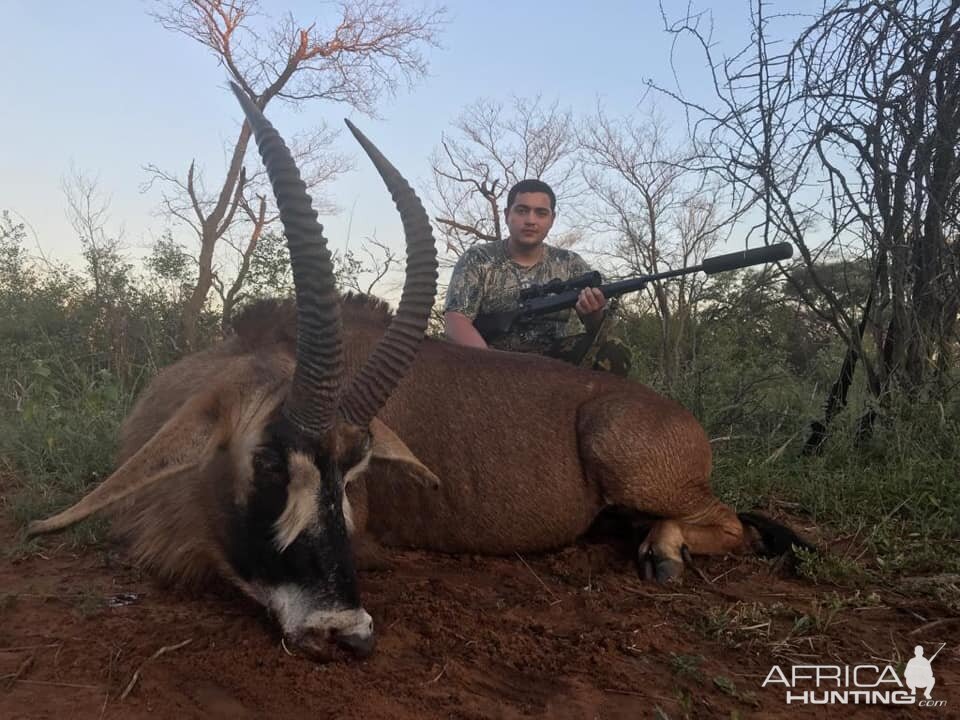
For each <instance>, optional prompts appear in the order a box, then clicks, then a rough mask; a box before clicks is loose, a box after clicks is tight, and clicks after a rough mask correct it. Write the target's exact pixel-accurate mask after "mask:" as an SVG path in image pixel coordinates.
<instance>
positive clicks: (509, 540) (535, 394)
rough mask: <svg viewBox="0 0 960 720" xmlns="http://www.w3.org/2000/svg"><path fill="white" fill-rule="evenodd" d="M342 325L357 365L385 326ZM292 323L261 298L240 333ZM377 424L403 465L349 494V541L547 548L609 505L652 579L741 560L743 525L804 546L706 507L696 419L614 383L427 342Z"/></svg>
mask: <svg viewBox="0 0 960 720" xmlns="http://www.w3.org/2000/svg"><path fill="white" fill-rule="evenodd" d="M343 319H344V343H345V347H346V355H347V357H348V358H351V357H353V358H362V357H365V355H366V353H367V351H368V349H369V348H370V347H372V346H373V345H374V344H375V343H376V342H377V339H378V338H379V336H380V334H381V333H382V332H383V331H384V328H385V327H386V324H387V322H388V321H389V316H388V314H386V313H385V312H384V308H383V306H382V304H381V303H379V302H378V301H375V300H372V299H365V298H362V297H358V298H349V299H347V300H346V301H345V303H344V306H343ZM293 323H294V320H293V315H292V313H291V312H290V310H289V308H284V307H283V306H282V305H276V304H272V303H270V302H266V303H264V304H263V305H261V306H260V307H259V308H257V309H256V310H255V311H251V313H250V314H249V317H248V318H246V319H245V321H243V322H241V323H240V324H239V325H238V331H239V332H240V334H241V336H246V337H247V338H248V340H249V341H251V342H255V341H258V342H262V341H263V340H264V338H266V337H269V336H271V334H273V335H275V334H276V333H277V332H278V330H277V328H281V327H287V330H286V332H287V334H292V330H291V329H290V326H291V325H292V324H293ZM378 419H379V420H380V421H381V422H382V425H383V426H385V428H387V429H389V430H390V431H392V433H393V434H395V435H396V436H397V437H398V438H399V440H400V441H402V446H403V447H404V450H405V461H404V462H403V463H402V464H401V463H398V462H396V461H395V460H392V459H387V458H384V457H380V456H378V455H377V454H376V453H375V454H374V455H373V456H372V458H371V461H370V463H369V466H368V467H367V469H366V470H365V471H364V472H363V473H362V474H359V475H358V476H357V479H356V480H354V481H353V482H351V483H350V484H349V485H348V486H347V497H348V500H349V503H350V515H351V517H352V523H353V526H354V532H355V534H360V533H364V532H366V533H369V535H371V536H372V537H373V538H375V539H377V540H379V541H380V542H382V543H383V544H386V545H394V546H401V547H411V548H423V549H429V550H438V551H443V552H470V553H483V554H513V553H514V552H527V551H537V550H546V549H551V548H556V547H559V546H562V545H566V544H569V543H570V542H572V541H573V540H575V539H576V538H577V537H578V536H579V535H581V534H582V533H583V532H584V531H586V530H587V529H588V528H589V526H590V524H591V523H592V522H593V521H594V520H595V519H596V517H597V515H598V514H599V513H600V512H601V511H602V510H603V509H604V508H607V507H611V506H616V507H618V508H620V509H622V510H627V511H630V512H632V513H633V514H634V515H635V516H636V517H643V518H647V519H651V520H653V522H652V525H651V528H650V531H649V533H648V534H647V536H646V538H645V540H644V542H643V543H642V544H641V546H640V547H639V558H638V559H639V560H640V561H641V567H642V569H643V572H644V575H645V576H647V577H655V578H656V579H658V580H660V581H666V580H669V579H671V578H674V577H676V576H678V575H679V574H680V573H681V572H682V569H683V564H684V560H685V556H687V552H689V553H690V554H722V553H727V552H731V551H740V550H745V549H746V539H745V533H744V523H747V524H750V525H754V526H756V527H757V529H758V530H760V531H761V534H762V535H763V539H764V541H766V542H767V543H768V545H769V547H768V549H770V550H773V551H775V552H783V551H785V550H787V549H788V548H789V547H790V545H792V544H798V545H801V546H806V543H804V542H803V541H802V540H801V539H800V538H798V537H797V536H796V535H794V534H793V533H791V532H790V531H789V530H787V529H786V528H784V527H782V526H780V525H778V524H776V523H774V522H772V521H770V520H767V519H765V518H762V517H758V516H755V515H749V514H743V515H740V516H738V515H737V514H736V513H735V512H734V511H733V510H732V509H731V508H730V507H729V506H727V505H725V504H723V503H722V502H720V500H719V499H717V497H716V496H715V495H714V494H713V492H712V490H711V487H710V470H711V449H710V443H709V440H708V438H707V437H706V435H705V433H704V431H703V428H702V427H701V425H700V424H699V422H698V421H697V420H696V418H694V416H693V415H692V414H691V413H689V412H688V411H687V410H685V409H684V408H683V407H681V406H680V405H678V404H677V403H676V402H674V401H672V400H670V399H668V398H665V397H663V396H661V395H658V394H657V393H655V392H654V391H653V390H651V389H650V388H648V387H645V386H643V385H640V384H638V383H636V382H632V381H629V380H626V379H624V378H620V377H617V376H614V375H611V374H609V373H600V372H593V371H589V370H583V369H580V368H577V367H573V366H571V365H568V364H566V363H562V362H560V361H556V360H550V359H547V358H542V357H539V356H532V355H522V354H518V353H508V352H500V351H494V350H477V349H474V348H466V347H461V346H457V345H454V344H451V343H448V342H443V341H437V340H433V339H429V338H428V339H425V340H424V342H423V344H422V345H421V347H420V351H419V353H418V355H417V358H416V359H415V360H414V362H413V364H412V365H411V367H410V370H409V371H408V372H407V374H406V375H405V377H404V379H403V381H402V382H401V383H400V384H399V385H398V387H397V389H396V391H395V392H394V393H393V394H392V395H391V397H390V399H389V400H388V401H387V403H386V404H385V406H384V407H383V408H382V409H381V410H380V411H379V413H378ZM411 475H412V476H414V477H418V478H419V479H420V480H421V481H420V482H411V481H410V477H411ZM686 559H689V556H687V558H686Z"/></svg>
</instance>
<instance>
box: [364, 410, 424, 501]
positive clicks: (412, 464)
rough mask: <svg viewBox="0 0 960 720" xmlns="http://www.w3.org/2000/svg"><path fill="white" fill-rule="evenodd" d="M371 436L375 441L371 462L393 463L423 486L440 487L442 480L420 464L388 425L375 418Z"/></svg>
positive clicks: (372, 447)
mask: <svg viewBox="0 0 960 720" xmlns="http://www.w3.org/2000/svg"><path fill="white" fill-rule="evenodd" d="M370 435H371V437H372V440H373V442H372V444H371V448H370V461H371V462H373V461H375V460H376V461H381V462H388V463H393V464H394V466H396V467H399V468H400V469H402V470H403V472H405V473H406V474H407V476H408V477H410V478H411V479H413V480H416V481H417V482H419V483H420V484H421V485H425V486H429V487H434V488H438V487H440V478H438V477H437V476H436V475H434V473H433V471H432V470H431V469H430V468H428V467H427V466H426V465H424V464H423V463H422V462H420V460H419V458H417V456H416V455H414V454H413V451H412V450H410V448H408V447H407V444H406V443H405V442H403V440H401V439H400V438H399V437H398V436H397V434H396V433H395V432H394V431H393V430H391V429H390V427H389V426H388V425H386V424H385V423H383V422H382V421H380V420H378V419H377V418H373V420H371V421H370Z"/></svg>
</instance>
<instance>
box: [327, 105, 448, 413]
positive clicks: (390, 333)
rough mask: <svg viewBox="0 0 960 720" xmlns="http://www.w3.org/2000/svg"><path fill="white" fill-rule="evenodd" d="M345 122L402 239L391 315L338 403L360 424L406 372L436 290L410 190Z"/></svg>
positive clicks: (426, 226)
mask: <svg viewBox="0 0 960 720" xmlns="http://www.w3.org/2000/svg"><path fill="white" fill-rule="evenodd" d="M345 122H346V123H347V127H349V128H350V132H352V133H353V135H354V137H355V138H356V139H357V141H358V142H359V143H360V145H361V146H362V147H363V149H364V151H366V153H367V155H368V156H369V158H370V159H371V160H372V161H373V164H374V166H375V167H376V168H377V171H378V172H379V173H380V177H382V178H383V182H384V183H385V184H386V186H387V190H389V191H390V195H391V196H392V197H393V202H394V204H395V205H396V206H397V210H398V211H399V212H400V219H401V220H402V222H403V231H404V235H405V236H406V239H407V267H406V280H405V282H404V285H403V293H402V294H401V296H400V305H399V306H398V307H397V314H396V315H395V316H394V318H393V320H392V321H391V322H390V326H389V327H388V328H387V331H386V333H384V335H383V337H382V338H380V341H379V342H378V343H377V346H376V347H375V348H374V349H373V352H372V353H371V354H370V357H369V358H368V359H367V361H366V363H364V365H363V368H362V369H361V370H360V372H358V373H357V374H356V375H355V376H354V378H353V381H352V382H351V383H350V386H349V388H347V391H346V393H345V394H344V396H343V398H342V399H341V401H340V412H341V413H342V415H343V417H344V419H346V420H347V421H348V422H350V423H353V424H354V425H360V426H365V425H367V424H368V423H369V422H370V420H371V419H373V416H374V415H376V414H377V411H378V410H379V409H380V408H381V407H383V405H384V403H385V402H386V401H387V398H388V397H389V396H390V393H391V392H393V389H394V388H395V387H396V386H397V383H398V382H400V379H401V378H402V377H403V376H404V374H405V373H406V372H407V370H408V369H409V367H410V365H411V364H412V363H413V359H414V357H415V356H416V353H417V348H418V347H419V345H420V341H421V340H423V335H424V332H425V331H426V329H427V321H428V320H429V318H430V310H431V309H432V308H433V300H434V296H435V295H436V292H437V248H436V241H435V240H434V239H433V232H432V229H431V227H430V221H429V219H428V218H427V213H426V211H425V210H424V209H423V205H422V204H421V202H420V199H419V198H418V197H417V195H416V193H415V192H414V191H413V189H412V188H411V187H410V185H409V184H408V183H407V181H406V180H404V179H403V176H402V175H401V174H400V173H399V172H398V171H397V169H396V168H395V167H393V165H391V164H390V162H389V161H388V160H387V159H386V158H385V157H384V156H383V155H382V154H381V152H380V151H379V150H378V149H377V148H376V147H375V146H374V144H373V143H371V142H370V141H369V140H368V139H367V138H366V137H365V136H364V134H363V133H361V132H360V131H359V130H358V129H357V128H356V127H354V125H353V123H351V122H350V121H349V120H345Z"/></svg>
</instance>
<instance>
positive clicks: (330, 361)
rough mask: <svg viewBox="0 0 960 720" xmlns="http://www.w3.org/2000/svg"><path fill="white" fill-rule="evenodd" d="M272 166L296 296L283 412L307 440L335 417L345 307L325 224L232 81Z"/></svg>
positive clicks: (289, 160) (274, 137)
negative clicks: (293, 354) (293, 348)
mask: <svg viewBox="0 0 960 720" xmlns="http://www.w3.org/2000/svg"><path fill="white" fill-rule="evenodd" d="M230 87H231V88H232V89H233V93H234V95H236V96H237V99H238V100H239V101H240V105H241V107H242V108H243V112H244V114H245V115H246V116H247V122H249V123H250V127H251V128H252V129H253V135H254V137H255V138H256V141H257V147H258V149H259V150H260V157H262V158H263V164H264V165H265V166H266V168H267V175H268V176H269V177H270V184H271V185H272V186H273V193H274V195H275V196H276V198H277V206H278V207H279V209H280V221H281V222H282V223H283V231H284V234H285V235H286V236H287V246H288V247H289V249H290V265H291V266H292V268H293V283H294V287H295V289H296V298H297V368H296V370H295V371H294V375H293V384H292V385H291V387H290V393H289V394H288V395H287V397H286V399H285V400H284V403H283V415H284V417H285V418H286V419H287V421H289V422H290V423H291V424H292V425H293V427H294V428H295V429H296V430H298V431H299V432H300V433H302V434H303V435H304V436H306V437H308V438H318V437H320V436H322V435H324V434H325V433H326V432H327V431H328V430H330V429H331V428H332V427H333V424H334V422H335V420H336V411H337V393H338V390H339V386H340V376H341V374H342V369H343V348H342V338H341V326H340V305H339V299H338V296H337V292H336V287H335V285H334V279H333V264H332V263H331V260H330V252H329V251H328V250H327V241H326V238H324V237H323V226H322V225H321V224H320V223H318V222H317V213H316V211H315V210H314V209H313V207H312V206H311V204H310V196H309V195H308V194H307V187H306V185H305V184H304V182H303V180H302V179H301V178H300V171H299V170H298V169H297V165H296V163H295V162H294V160H293V157H292V156H291V154H290V151H289V150H288V149H287V146H286V144H285V143H284V142H283V139H282V138H281V137H280V135H278V134H277V131H276V130H274V129H273V126H272V125H271V124H270V123H269V122H268V121H267V119H266V118H265V117H264V116H263V113H262V112H261V111H260V108H259V107H257V106H256V105H255V104H254V102H253V101H252V100H251V99H250V98H249V97H247V95H246V93H244V92H243V90H241V89H240V87H239V86H238V85H236V84H235V83H232V82H231V83H230Z"/></svg>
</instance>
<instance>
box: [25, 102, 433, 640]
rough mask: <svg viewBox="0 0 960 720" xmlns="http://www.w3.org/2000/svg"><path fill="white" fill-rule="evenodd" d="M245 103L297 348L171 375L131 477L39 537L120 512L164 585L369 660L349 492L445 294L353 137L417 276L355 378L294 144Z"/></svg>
mask: <svg viewBox="0 0 960 720" xmlns="http://www.w3.org/2000/svg"><path fill="white" fill-rule="evenodd" d="M233 90H234V92H235V94H236V95H237V97H238V99H239V100H240V103H241V105H242V106H243V110H244V113H245V114H246V117H247V122H249V123H250V125H251V127H252V129H253V133H254V136H255V138H256V142H257V145H258V147H259V149H260V154H261V156H262V158H263V162H264V164H265V165H266V167H267V172H268V174H269V177H270V181H271V184H272V185H273V189H274V193H275V195H276V198H277V205H278V206H279V208H280V217H281V221H282V223H283V227H284V232H285V233H286V236H287V240H288V244H289V248H290V261H291V265H292V268H293V276H294V284H295V288H296V321H297V327H298V332H297V334H296V337H295V338H293V340H292V341H291V340H290V339H289V338H287V339H284V340H282V341H276V342H274V341H272V340H270V339H267V341H266V342H263V343H257V342H250V339H249V337H244V336H238V337H233V338H230V339H228V340H226V341H224V342H222V343H221V344H219V345H217V346H215V347H213V348H211V349H209V350H206V351H204V352H199V353H196V354H193V355H190V356H188V357H185V358H184V359H182V360H180V361H179V362H177V363H176V364H175V365H173V366H172V367H170V368H168V369H166V370H165V371H163V372H161V373H160V374H159V375H158V376H157V378H156V379H155V380H154V381H153V382H152V383H151V384H150V386H149V387H148V388H147V389H146V390H145V391H144V393H143V395H142V396H141V397H140V398H139V400H138V402H137V403H136V406H135V407H134V409H133V411H132V412H131V414H130V416H129V417H128V418H127V419H126V421H125V422H124V425H123V428H122V431H121V435H122V437H121V450H120V455H119V460H120V465H119V468H118V469H117V470H116V472H114V473H113V474H112V475H111V476H110V477H109V478H107V479H106V480H104V481H103V483H102V484H100V485H99V486H98V487H97V488H96V489H94V490H93V491H92V492H90V493H89V494H88V495H87V496H86V497H84V498H83V499H82V500H80V501H79V502H78V503H77V504H76V505H74V506H73V507H71V508H69V509H68V510H65V511H63V512H61V513H60V514H58V515H56V516H54V517H52V518H49V519H47V520H43V521H40V522H34V523H32V524H31V525H30V527H29V529H28V532H29V533H30V534H31V535H36V534H39V533H48V532H54V531H57V530H61V529H63V528H65V527H67V526H69V525H72V524H74V523H76V522H78V521H80V520H82V519H84V518H86V517H88V516H89V515H91V514H93V513H95V512H98V511H100V510H106V509H108V510H110V511H111V513H112V515H113V519H114V524H113V525H114V528H115V529H116V530H118V531H119V532H120V533H121V534H122V535H124V536H126V538H127V540H128V541H129V546H130V549H131V552H132V554H133V556H134V558H135V559H136V560H138V561H139V562H141V563H143V564H144V565H146V566H148V567H150V568H152V569H153V570H155V571H156V572H157V573H159V574H160V575H162V576H165V577H167V578H170V579H174V580H179V581H188V582H189V581H195V580H199V579H201V578H202V577H204V576H208V575H211V574H216V575H220V576H222V577H224V578H227V579H228V580H230V581H231V582H233V583H234V584H235V585H236V586H238V587H239V588H241V589H242V590H243V591H244V592H246V593H247V594H249V595H250V596H252V597H253V598H255V599H256V600H257V601H258V602H260V603H262V604H263V605H265V606H266V607H267V608H269V610H270V611H271V612H272V614H274V615H275V616H276V618H277V619H278V621H279V623H280V625H281V627H282V630H283V633H284V635H285V637H286V638H287V640H289V641H290V642H292V643H293V644H295V645H297V646H299V647H300V648H302V649H304V650H306V651H307V652H308V653H310V654H315V655H320V656H323V655H326V654H327V653H328V651H329V649H330V648H331V647H332V644H331V642H329V641H331V640H332V641H335V642H336V643H337V644H339V645H341V646H343V647H345V648H347V649H348V650H351V651H354V652H356V653H357V654H360V655H366V654H368V653H369V652H370V651H371V650H372V648H373V643H374V633H373V621H372V620H371V618H370V616H369V615H368V614H367V612H366V611H365V610H364V609H363V607H362V606H361V604H360V598H359V594H358V591H357V580H356V572H355V569H354V565H353V560H352V555H351V549H350V543H349V538H348V525H349V518H345V517H344V511H343V486H344V483H345V482H346V481H347V479H349V478H350V476H351V473H355V472H356V471H357V469H358V468H359V467H362V466H363V465H364V464H365V463H366V462H367V461H368V460H369V456H370V455H371V452H374V451H375V450H376V448H374V442H373V438H372V433H371V429H370V426H371V421H372V420H373V419H374V416H375V414H376V413H377V411H378V410H379V409H380V407H381V406H382V405H383V403H384V402H385V401H386V399H387V397H388V396H389V394H390V393H391V392H392V391H393V389H394V387H395V386H396V385H397V383H398V382H399V381H400V380H401V378H402V377H403V375H404V374H405V373H406V371H407V369H408V368H409V366H410V364H411V362H412V361H413V358H414V356H415V354H416V352H417V349H418V346H419V344H420V341H421V340H422V338H423V334H424V331H425V329H426V325H427V320H428V316H429V313H430V309H431V307H432V305H433V300H434V295H435V292H436V267H437V260H436V250H435V247H434V239H433V236H432V234H431V229H430V224H429V221H428V219H427V216H426V213H425V212H424V210H423V207H422V205H421V204H420V201H419V199H418V198H417V197H416V195H415V194H414V192H413V190H412V189H411V188H410V186H409V185H408V184H407V183H406V181H405V180H404V179H403V178H402V177H401V176H400V174H399V173H398V172H397V171H396V169H394V168H393V166H392V165H390V163H389V162H387V160H386V159H385V158H384V157H383V156H382V155H381V154H380V152H379V151H378V150H377V149H376V148H375V147H374V146H373V145H372V144H370V142H369V141H368V140H367V139H366V138H365V137H364V136H363V135H362V134H361V133H360V132H359V131H357V130H356V128H354V127H353V126H352V125H350V129H351V130H352V131H353V134H354V135H355V136H356V138H357V140H358V141H359V142H360V144H361V145H362V146H363V148H364V150H365V151H366V153H367V154H368V155H369V156H370V158H371V160H372V161H373V163H374V165H375V166H376V167H377V170H378V171H379V173H380V175H381V177H382V178H383V180H384V182H385V184H386V186H387V189H388V190H389V191H390V193H391V194H392V195H393V198H394V201H395V203H396V205H397V209H398V210H399V212H400V216H401V218H402V220H403V225H404V230H405V233H406V237H407V270H406V282H405V285H404V289H403V294H402V297H401V300H400V303H399V307H398V310H397V314H396V317H395V318H394V319H393V322H392V323H391V324H390V327H389V329H388V330H387V331H386V332H385V333H383V334H382V337H381V338H379V339H378V341H377V343H376V344H375V346H371V348H369V350H370V353H369V355H368V356H367V357H366V358H362V359H361V358H357V357H356V356H355V355H353V354H351V353H350V352H349V350H348V360H349V362H350V364H351V368H352V371H351V373H350V374H349V375H347V374H345V373H344V352H343V342H342V325H341V316H340V306H339V302H340V301H339V297H338V295H337V292H336V290H335V287H334V277H333V269H332V266H331V260H330V253H329V252H328V250H327V247H326V240H325V239H324V237H323V234H322V227H321V226H320V225H319V224H318V223H317V214H316V212H314V211H313V209H312V208H311V205H310V198H309V196H308V195H307V192H306V187H305V186H304V184H303V182H302V180H301V179H300V174H299V171H298V170H297V167H296V164H295V163H294V161H293V158H292V157H291V155H290V152H289V151H288V149H287V147H286V146H285V145H284V143H283V140H282V139H281V138H280V136H279V135H278V134H277V133H276V131H275V130H274V129H273V128H272V127H271V125H270V123H269V122H267V120H266V119H265V118H264V117H263V115H262V113H261V112H260V109H259V108H258V107H257V106H256V105H254V104H253V102H251V100H250V99H249V98H248V97H247V96H246V95H245V94H244V93H243V91H242V90H240V89H239V88H238V87H237V86H233ZM348 124H349V123H348ZM346 379H349V383H348V382H346ZM374 426H375V427H376V424H375V423H374ZM378 437H380V438H381V439H382V438H386V441H385V442H382V443H381V447H383V448H384V450H383V452H387V453H393V456H394V457H395V459H396V461H399V462H404V460H405V458H404V456H403V449H402V446H401V445H399V444H398V443H395V442H394V443H391V442H390V440H391V438H390V437H389V435H386V436H385V435H384V434H383V433H380V435H378ZM414 465H415V463H414Z"/></svg>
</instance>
